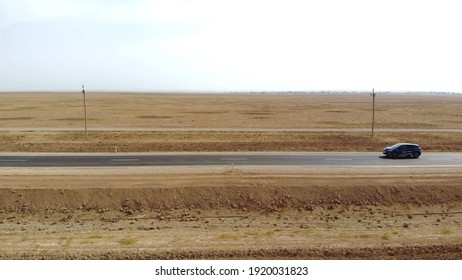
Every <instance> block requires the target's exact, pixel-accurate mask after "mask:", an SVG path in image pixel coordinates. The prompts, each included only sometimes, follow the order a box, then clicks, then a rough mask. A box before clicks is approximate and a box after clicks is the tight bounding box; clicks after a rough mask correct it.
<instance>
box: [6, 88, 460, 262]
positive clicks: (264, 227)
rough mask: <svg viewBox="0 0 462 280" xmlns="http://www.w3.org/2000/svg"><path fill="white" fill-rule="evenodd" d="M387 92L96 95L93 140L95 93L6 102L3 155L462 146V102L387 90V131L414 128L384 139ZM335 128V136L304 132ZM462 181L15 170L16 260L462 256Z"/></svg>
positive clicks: (446, 173) (210, 170)
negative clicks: (372, 94) (85, 130)
mask: <svg viewBox="0 0 462 280" xmlns="http://www.w3.org/2000/svg"><path fill="white" fill-rule="evenodd" d="M371 99H372V98H371V97H370V96H369V95H367V94H362V95H360V94H358V95H297V94H291V95H266V94H250V95H244V94H221V95H220V94H217V95H212V94H128V93H126V94H124V93H117V94H109V93H94V94H92V93H91V92H88V93H87V105H88V108H87V113H88V127H89V132H88V137H87V138H85V136H84V134H83V125H84V122H83V100H82V94H78V93H4V94H0V140H1V142H0V151H2V152H114V151H115V147H117V149H118V152H157V151H178V152H181V151H376V152H377V153H378V155H380V153H381V150H382V149H383V147H384V146H387V145H390V144H393V143H395V142H417V143H419V144H421V146H422V148H423V151H424V153H423V155H422V156H425V152H426V151H435V152H437V151H446V152H447V151H449V152H451V151H452V152H460V151H461V150H462V141H461V140H460V139H462V137H461V136H462V135H461V132H459V131H458V129H460V128H461V127H462V118H461V116H462V106H461V105H462V97H460V96H421V95H412V96H410V95H378V96H377V97H376V102H377V103H376V118H375V119H376V123H375V127H376V128H377V129H400V130H394V131H379V132H376V133H375V135H374V136H373V137H371V133H370V131H367V129H368V128H370V125H371V117H372V104H371V101H372V100H371ZM324 128H329V129H332V131H317V130H304V129H324ZM345 129H353V130H345ZM361 129H366V130H361ZM406 129H408V130H406ZM416 129H419V130H418V131H417V130H416ZM426 129H430V130H426ZM439 129H440V131H439ZM441 129H444V131H443V130H441ZM451 129H452V130H451ZM417 160H418V159H417ZM461 174H462V168H461V167H457V166H454V167H405V168H404V167H387V168H383V167H373V166H371V167H354V168H353V167H348V166H346V167H341V166H337V167H316V168H315V167H307V166H297V167H286V166H273V167H242V166H235V167H226V166H224V167H181V168H172V167H146V168H1V169H0V193H1V195H0V258H3V259H460V258H462V175H461Z"/></svg>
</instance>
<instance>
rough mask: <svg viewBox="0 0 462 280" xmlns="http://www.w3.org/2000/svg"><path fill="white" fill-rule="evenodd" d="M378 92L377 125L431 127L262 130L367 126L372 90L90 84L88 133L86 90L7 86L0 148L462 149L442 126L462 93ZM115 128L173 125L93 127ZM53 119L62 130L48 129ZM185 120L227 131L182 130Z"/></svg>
mask: <svg viewBox="0 0 462 280" xmlns="http://www.w3.org/2000/svg"><path fill="white" fill-rule="evenodd" d="M376 99H377V101H376V103H377V104H376V108H377V109H376V118H375V119H376V123H375V128H376V129H380V128H382V129H384V128H393V129H406V128H407V129H432V131H420V132H416V131H406V130H404V131H394V132H377V133H375V135H374V137H373V138H371V133H369V132H367V131H337V132H329V131H262V130H261V129H262V128H265V129H300V128H305V129H306V128H315V129H316V128H317V129H326V128H331V129H349V128H350V129H365V128H370V127H371V119H372V112H371V110H372V106H371V98H370V96H369V95H367V94H353V95H300V94H299V95H296V94H291V95H268V94H249V95H243V94H227V95H226V94H221V95H220V94H219V95H211V94H170V95H169V94H123V93H117V94H109V93H88V95H87V100H88V127H89V128H90V131H89V134H88V138H85V137H84V133H83V128H84V121H83V108H82V95H81V94H74V93H10V94H8V93H1V94H0V127H1V128H2V131H0V143H1V144H0V152H9V151H11V152H113V151H115V150H116V149H117V150H118V151H119V152H155V151H380V150H382V149H383V147H385V146H388V145H390V144H394V143H396V142H416V143H419V144H420V145H421V146H422V148H423V149H424V150H427V151H462V141H461V140H460V139H462V136H461V134H462V132H460V131H457V130H455V131H453V132H442V131H438V129H460V128H462V118H461V116H462V109H461V108H462V96H405V95H379V96H377V98H376ZM108 127H110V128H114V129H134V128H137V129H140V128H141V129H143V128H145V129H168V131H94V130H97V129H105V128H108ZM18 128H22V129H31V130H32V131H15V129H18ZM35 128H36V129H37V130H34V129H35ZM47 128H48V129H51V130H55V129H57V130H58V131H43V129H47ZM188 128H189V129H191V128H193V129H207V128H212V129H213V128H215V129H216V128H229V129H230V131H184V129H188ZM8 129H11V130H8ZM60 129H61V130H62V131H59V130H60ZM69 129H71V130H75V129H81V130H82V131H80V132H79V131H69ZM236 129H245V130H247V131H235V130H236ZM249 129H250V131H249ZM233 130H234V131H233Z"/></svg>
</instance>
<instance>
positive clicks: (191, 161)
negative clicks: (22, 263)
mask: <svg viewBox="0 0 462 280" xmlns="http://www.w3.org/2000/svg"><path fill="white" fill-rule="evenodd" d="M226 165H235V166H239V165H240V166H244V165H245V166H277V165H283V166H295V165H298V166H384V167H386V166H462V153H424V154H422V156H421V157H420V158H418V159H410V158H399V159H388V158H385V157H383V156H382V154H381V153H371V152H364V153H338V152H331V153H275V152H273V153H265V152H259V153H145V154H143V153H138V154H135V153H133V154H94V155H91V154H21V155H16V154H5V153H3V154H0V167H117V166H120V167H136V166H226Z"/></svg>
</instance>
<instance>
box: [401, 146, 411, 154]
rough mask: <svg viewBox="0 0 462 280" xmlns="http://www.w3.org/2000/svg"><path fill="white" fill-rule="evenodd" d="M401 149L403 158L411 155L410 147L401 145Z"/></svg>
mask: <svg viewBox="0 0 462 280" xmlns="http://www.w3.org/2000/svg"><path fill="white" fill-rule="evenodd" d="M402 148H403V151H402V153H401V154H402V155H403V156H410V155H411V154H412V146H410V145H403V146H402Z"/></svg>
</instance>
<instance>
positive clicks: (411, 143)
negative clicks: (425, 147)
mask: <svg viewBox="0 0 462 280" xmlns="http://www.w3.org/2000/svg"><path fill="white" fill-rule="evenodd" d="M395 145H400V146H402V145H412V146H419V145H417V144H414V143H396V144H395Z"/></svg>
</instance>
